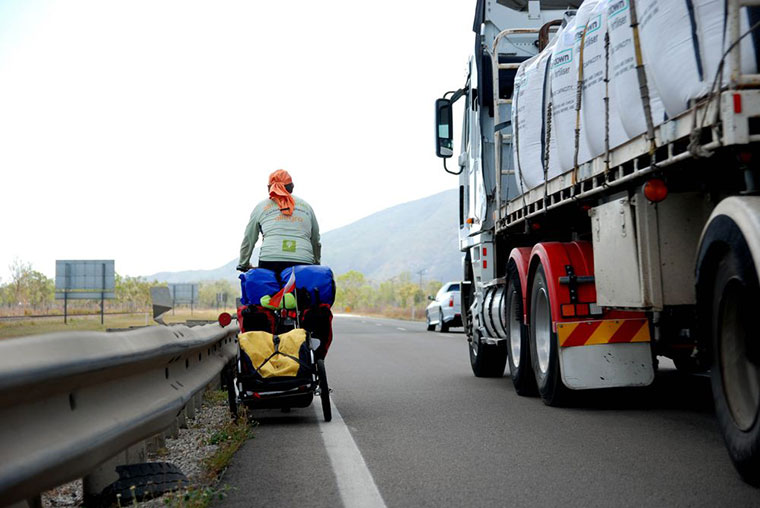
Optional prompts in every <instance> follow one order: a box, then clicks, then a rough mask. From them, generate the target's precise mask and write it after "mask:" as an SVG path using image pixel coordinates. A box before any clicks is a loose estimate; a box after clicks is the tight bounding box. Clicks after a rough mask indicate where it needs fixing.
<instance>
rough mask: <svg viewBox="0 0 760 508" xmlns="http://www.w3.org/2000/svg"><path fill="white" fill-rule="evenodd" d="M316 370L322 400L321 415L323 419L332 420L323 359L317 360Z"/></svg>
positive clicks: (328, 388)
mask: <svg viewBox="0 0 760 508" xmlns="http://www.w3.org/2000/svg"><path fill="white" fill-rule="evenodd" d="M317 372H318V373H319V395H320V398H321V400H322V416H324V418H325V421H326V422H329V421H330V420H332V406H331V405H330V387H329V386H328V384H327V371H326V370H325V361H324V360H321V359H320V360H317Z"/></svg>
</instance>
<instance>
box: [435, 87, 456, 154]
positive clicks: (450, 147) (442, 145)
mask: <svg viewBox="0 0 760 508" xmlns="http://www.w3.org/2000/svg"><path fill="white" fill-rule="evenodd" d="M452 117H453V115H452V104H451V101H450V100H449V99H438V100H436V101H435V155H436V156H438V157H441V158H443V159H448V158H449V157H451V156H452V155H454V142H453V138H454V126H453V122H452Z"/></svg>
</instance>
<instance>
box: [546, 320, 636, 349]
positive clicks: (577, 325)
mask: <svg viewBox="0 0 760 508" xmlns="http://www.w3.org/2000/svg"><path fill="white" fill-rule="evenodd" d="M557 338H558V339H559V345H560V346H562V347H571V346H592V345H595V344H614V343H620V342H650V340H651V339H650V336H649V323H648V321H647V320H646V319H643V318H642V319H603V320H601V321H573V322H569V323H557Z"/></svg>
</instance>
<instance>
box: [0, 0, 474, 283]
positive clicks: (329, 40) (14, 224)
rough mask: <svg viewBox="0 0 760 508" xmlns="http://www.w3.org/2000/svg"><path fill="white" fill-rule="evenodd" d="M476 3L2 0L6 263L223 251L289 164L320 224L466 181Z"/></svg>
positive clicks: (198, 263)
mask: <svg viewBox="0 0 760 508" xmlns="http://www.w3.org/2000/svg"><path fill="white" fill-rule="evenodd" d="M474 4H475V2H474V0H472V1H470V0H450V1H440V0H438V1H434V0H425V1H423V0H414V1H410V0H403V1H402V0H398V1H396V0H387V1H384V2H369V1H366V2H362V1H348V0H346V1H332V2H331V1H322V2H315V1H313V0H311V1H307V0H303V1H301V0H291V1H280V0H278V1H254V0H249V1H219V0H215V1H207V2H193V1H188V0H176V1H159V0H150V1H138V0H129V1H118V2H117V1H106V0H90V1H84V0H70V1H44V0H0V174H1V175H2V185H0V217H2V219H1V222H0V277H1V278H2V280H4V281H7V280H8V265H9V264H10V263H11V262H12V261H13V259H14V258H18V259H21V260H23V261H27V262H31V263H32V264H33V266H34V268H35V269H37V270H39V271H41V272H43V273H45V274H47V275H48V276H53V275H54V272H55V260H56V259H115V260H116V271H117V272H118V273H121V274H125V275H147V274H151V273H154V272H158V271H164V270H170V271H176V270H186V269H206V268H216V267H218V266H220V265H222V264H224V263H226V262H228V261H229V260H230V259H232V258H234V257H236V256H237V255H238V251H239V247H240V241H241V239H242V233H243V230H244V228H245V225H246V224H247V221H248V216H249V215H250V212H251V210H252V209H253V207H254V206H255V204H256V203H257V202H258V201H260V200H261V199H263V198H265V197H266V180H267V176H268V175H269V173H270V172H272V171H273V170H275V169H279V168H283V169H286V170H288V171H289V172H290V173H291V175H292V176H293V179H294V182H295V186H296V189H295V192H294V194H296V195H298V196H300V197H302V198H304V199H306V200H307V201H308V202H310V203H311V205H312V206H313V208H314V209H315V211H316V213H317V217H318V219H319V221H320V225H321V228H322V230H323V231H329V230H331V229H335V228H337V227H340V226H344V225H346V224H349V223H351V222H354V221H356V220H358V219H360V218H362V217H365V216H367V215H369V214H371V213H374V212H376V211H379V210H382V209H385V208H387V207H390V206H393V205H396V204H399V203H404V202H407V201H411V200H414V199H418V198H422V197H425V196H429V195H431V194H434V193H436V192H440V191H442V190H445V189H450V188H453V187H455V186H456V185H457V182H456V177H453V176H449V175H446V174H445V173H444V172H443V169H442V166H441V163H440V160H439V159H437V158H436V157H435V155H434V143H433V102H434V100H435V99H436V97H438V96H439V95H441V94H442V93H443V92H445V91H447V90H450V89H454V88H457V87H459V86H461V85H463V84H464V79H465V68H466V62H467V57H468V55H469V53H470V52H471V48H472V45H473V36H472V32H471V26H472V17H473V13H474ZM456 130H457V132H456V133H455V135H456V136H457V139H458V136H459V134H460V132H459V129H458V128H457V129H456ZM392 234H393V224H389V225H388V235H389V236H392Z"/></svg>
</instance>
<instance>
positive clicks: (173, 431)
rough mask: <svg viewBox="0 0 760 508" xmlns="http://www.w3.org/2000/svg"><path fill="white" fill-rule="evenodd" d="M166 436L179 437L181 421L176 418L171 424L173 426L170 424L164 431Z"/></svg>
mask: <svg viewBox="0 0 760 508" xmlns="http://www.w3.org/2000/svg"><path fill="white" fill-rule="evenodd" d="M164 437H165V438H167V437H169V438H172V439H177V437H179V422H178V421H177V419H176V418H175V419H174V422H173V423H172V424H171V426H169V427H168V428H167V429H166V430H165V431H164Z"/></svg>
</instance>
